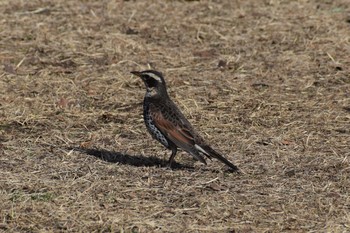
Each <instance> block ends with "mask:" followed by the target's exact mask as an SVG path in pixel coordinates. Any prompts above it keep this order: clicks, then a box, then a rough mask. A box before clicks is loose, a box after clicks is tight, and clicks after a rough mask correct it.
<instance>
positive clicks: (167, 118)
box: [131, 70, 239, 172]
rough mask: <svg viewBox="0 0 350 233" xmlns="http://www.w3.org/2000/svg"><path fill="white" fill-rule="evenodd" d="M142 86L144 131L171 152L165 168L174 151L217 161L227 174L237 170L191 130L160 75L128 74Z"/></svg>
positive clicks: (189, 124)
mask: <svg viewBox="0 0 350 233" xmlns="http://www.w3.org/2000/svg"><path fill="white" fill-rule="evenodd" d="M131 73H132V74H133V75H136V76H138V77H140V78H141V79H142V81H143V82H144V84H145V86H146V94H145V96H144V100H143V118H144V121H145V124H146V128H147V129H148V132H149V133H150V134H151V135H152V137H153V138H154V139H156V140H158V141H159V142H160V143H161V144H162V145H163V146H165V147H166V148H167V149H169V150H171V151H172V153H171V156H170V158H169V161H168V166H169V167H170V168H171V167H172V163H173V161H174V158H175V156H176V153H177V150H178V148H180V149H182V150H184V151H186V152H187V153H189V154H190V155H192V156H193V157H194V158H195V159H196V160H198V161H200V162H202V163H204V164H205V165H207V162H206V160H205V157H207V158H209V159H210V160H211V159H212V158H215V159H218V160H219V161H221V162H222V163H224V164H226V165H227V166H228V167H229V169H230V170H231V171H236V172H238V171H239V168H238V167H237V166H235V165H234V164H232V163H231V162H230V161H228V160H227V159H226V158H225V157H223V156H222V155H221V154H220V153H218V152H217V151H215V150H214V149H213V148H212V147H211V146H210V145H209V144H208V143H207V142H206V141H205V140H204V139H203V138H202V137H201V136H200V135H199V134H198V133H197V131H196V130H195V129H194V128H193V126H192V125H191V123H190V122H189V121H188V120H187V119H186V117H185V116H184V114H183V113H182V112H181V111H180V109H179V108H178V107H177V106H176V104H175V103H174V102H173V101H172V100H171V98H170V97H169V95H168V92H167V85H166V83H165V80H164V77H163V74H162V73H161V72H159V71H156V70H144V71H132V72H131Z"/></svg>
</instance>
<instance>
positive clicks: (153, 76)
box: [146, 73, 163, 83]
mask: <svg viewBox="0 0 350 233" xmlns="http://www.w3.org/2000/svg"><path fill="white" fill-rule="evenodd" d="M146 74H147V75H148V76H150V77H152V78H154V79H155V80H157V81H158V82H161V83H162V82H163V81H162V79H161V78H160V77H159V76H158V75H155V74H153V73H146Z"/></svg>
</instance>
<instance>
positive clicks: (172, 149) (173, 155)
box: [168, 147, 177, 168]
mask: <svg viewBox="0 0 350 233" xmlns="http://www.w3.org/2000/svg"><path fill="white" fill-rule="evenodd" d="M176 152H177V147H173V148H171V155H170V158H169V162H168V167H170V168H171V165H172V163H173V161H174V158H175V155H176Z"/></svg>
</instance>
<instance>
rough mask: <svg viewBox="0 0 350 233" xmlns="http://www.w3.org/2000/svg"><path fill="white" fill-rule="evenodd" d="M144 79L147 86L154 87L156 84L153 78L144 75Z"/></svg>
mask: <svg viewBox="0 0 350 233" xmlns="http://www.w3.org/2000/svg"><path fill="white" fill-rule="evenodd" d="M145 81H146V83H147V86H148V87H156V86H157V85H158V82H157V80H155V79H154V78H152V77H150V76H146V77H145Z"/></svg>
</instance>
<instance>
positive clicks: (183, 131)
mask: <svg viewBox="0 0 350 233" xmlns="http://www.w3.org/2000/svg"><path fill="white" fill-rule="evenodd" d="M150 110H151V111H150V112H151V115H152V119H153V121H154V124H155V126H156V127H157V128H158V129H159V130H160V131H161V132H162V133H163V134H164V135H165V136H166V137H167V138H168V139H169V140H171V141H172V142H173V143H174V144H175V145H176V146H177V147H180V148H181V149H183V150H185V151H187V152H189V153H190V154H191V155H193V156H194V157H195V158H197V159H198V160H199V161H201V162H202V163H205V164H206V161H205V160H204V158H203V157H202V156H201V155H200V154H199V153H198V151H197V149H196V148H195V147H194V145H195V138H194V136H193V134H192V133H191V128H190V127H188V126H186V125H185V124H181V122H178V123H175V122H174V120H170V119H168V117H167V114H163V113H162V111H160V109H157V108H155V107H154V105H152V104H151V105H150Z"/></svg>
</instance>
